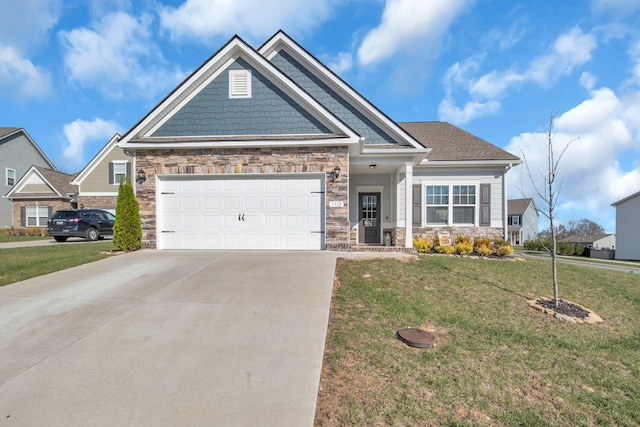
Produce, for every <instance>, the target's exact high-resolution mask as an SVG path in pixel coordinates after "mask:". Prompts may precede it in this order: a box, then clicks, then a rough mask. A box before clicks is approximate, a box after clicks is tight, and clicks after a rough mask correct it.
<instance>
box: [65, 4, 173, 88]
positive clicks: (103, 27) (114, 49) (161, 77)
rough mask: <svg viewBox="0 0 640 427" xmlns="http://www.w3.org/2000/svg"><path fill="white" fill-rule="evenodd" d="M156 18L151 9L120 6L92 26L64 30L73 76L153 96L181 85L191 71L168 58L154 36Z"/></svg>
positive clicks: (89, 83) (95, 85)
mask: <svg viewBox="0 0 640 427" xmlns="http://www.w3.org/2000/svg"><path fill="white" fill-rule="evenodd" d="M151 23H152V22H151V17H150V16H148V15H142V16H141V17H140V18H135V17H133V16H131V15H129V14H127V13H125V12H116V13H111V14H107V15H105V16H103V17H102V19H101V20H100V21H98V22H95V23H94V25H93V26H92V28H85V27H82V28H77V29H74V30H71V31H68V32H67V31H63V32H61V33H60V38H61V40H62V42H63V45H64V47H65V49H66V53H65V57H64V64H65V67H66V69H67V71H68V72H69V80H70V81H72V82H77V83H78V84H79V85H80V86H82V87H84V88H88V87H93V88H96V89H98V90H99V91H100V92H102V93H103V94H105V95H107V96H109V97H114V98H118V97H122V96H124V94H125V93H127V94H130V93H131V92H133V93H134V94H135V95H138V96H140V95H141V96H145V97H153V96H154V95H155V94H157V93H158V92H160V91H163V90H166V89H167V88H170V87H172V86H173V85H175V84H176V83H177V82H178V81H180V80H181V79H182V78H184V76H185V74H184V73H183V72H181V71H180V70H179V69H171V68H170V67H169V66H168V65H167V64H166V63H165V60H164V58H163V57H162V54H161V52H160V50H159V48H158V47H157V46H156V45H155V44H154V42H153V36H152V33H151V29H150V26H151Z"/></svg>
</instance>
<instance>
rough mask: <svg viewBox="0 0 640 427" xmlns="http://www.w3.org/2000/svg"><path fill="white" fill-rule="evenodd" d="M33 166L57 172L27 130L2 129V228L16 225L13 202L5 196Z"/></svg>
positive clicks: (0, 156)
mask: <svg viewBox="0 0 640 427" xmlns="http://www.w3.org/2000/svg"><path fill="white" fill-rule="evenodd" d="M32 166H38V167H42V168H48V169H51V170H54V171H55V170H56V167H55V166H54V165H53V163H51V161H50V160H49V159H48V158H47V156H45V154H44V153H43V152H42V150H41V149H40V147H38V144H36V143H35V141H34V140H33V139H32V138H31V137H30V136H29V134H28V133H27V131H26V130H24V129H22V128H15V127H0V228H9V227H11V226H12V225H13V224H14V220H13V212H12V209H13V208H12V203H11V200H9V199H8V198H6V197H4V196H5V195H6V194H8V193H9V192H10V191H11V190H13V188H14V187H15V185H16V184H17V183H18V180H19V179H20V178H21V177H22V176H23V175H24V174H25V173H26V172H27V171H28V170H29V169H31V167H32Z"/></svg>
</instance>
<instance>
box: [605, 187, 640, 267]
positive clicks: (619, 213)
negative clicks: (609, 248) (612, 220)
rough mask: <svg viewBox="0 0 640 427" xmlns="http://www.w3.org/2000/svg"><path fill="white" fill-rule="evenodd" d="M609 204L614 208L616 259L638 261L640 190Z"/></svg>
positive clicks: (639, 258) (639, 256)
mask: <svg viewBox="0 0 640 427" xmlns="http://www.w3.org/2000/svg"><path fill="white" fill-rule="evenodd" d="M611 206H613V207H614V208H616V235H617V236H618V239H617V240H618V241H617V243H616V259H631V260H636V261H640V244H639V243H638V242H640V222H638V218H640V191H638V192H637V193H635V194H632V195H630V196H627V197H625V198H624V199H621V200H618V201H617V202H614V203H613V204H612V205H611Z"/></svg>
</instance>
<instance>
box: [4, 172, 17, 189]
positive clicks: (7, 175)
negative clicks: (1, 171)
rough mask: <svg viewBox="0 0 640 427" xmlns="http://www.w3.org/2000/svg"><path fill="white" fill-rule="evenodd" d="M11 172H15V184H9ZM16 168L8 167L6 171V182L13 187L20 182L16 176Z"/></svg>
mask: <svg viewBox="0 0 640 427" xmlns="http://www.w3.org/2000/svg"><path fill="white" fill-rule="evenodd" d="M9 172H13V184H9ZM16 176H17V175H16V170H15V169H12V168H7V169H6V173H5V180H4V183H5V185H6V186H7V187H13V186H14V185H16V182H18V180H17V178H16Z"/></svg>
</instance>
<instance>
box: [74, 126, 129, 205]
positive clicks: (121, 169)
mask: <svg viewBox="0 0 640 427" xmlns="http://www.w3.org/2000/svg"><path fill="white" fill-rule="evenodd" d="M119 138H120V135H118V134H116V135H114V136H113V137H112V138H111V139H110V140H109V142H108V143H107V144H106V145H105V146H104V147H103V148H102V150H100V151H99V152H98V154H96V156H95V157H94V158H93V159H92V160H91V161H90V162H89V163H88V164H87V166H85V168H84V169H82V171H80V173H79V174H78V175H77V176H76V178H75V179H74V180H73V181H72V182H71V184H73V185H77V186H78V207H80V208H86V209H89V208H95V209H105V210H108V211H111V212H114V213H115V210H116V202H117V200H118V187H119V185H120V181H121V180H123V179H125V180H126V179H129V178H131V170H132V169H131V164H132V160H133V159H132V157H131V156H129V155H127V154H126V153H125V152H124V150H123V149H122V148H120V147H118V146H117V145H116V142H117V141H118V139H119Z"/></svg>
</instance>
